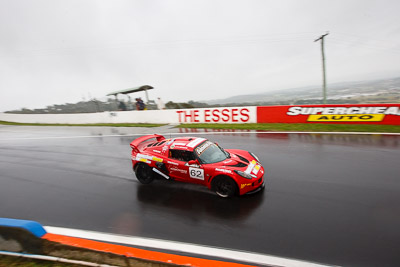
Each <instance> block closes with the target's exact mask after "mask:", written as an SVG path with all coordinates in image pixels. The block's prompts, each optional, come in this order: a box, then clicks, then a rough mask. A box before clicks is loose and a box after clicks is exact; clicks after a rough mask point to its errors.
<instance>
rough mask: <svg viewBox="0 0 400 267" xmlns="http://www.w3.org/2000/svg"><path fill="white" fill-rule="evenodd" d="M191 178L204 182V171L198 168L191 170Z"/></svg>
mask: <svg viewBox="0 0 400 267" xmlns="http://www.w3.org/2000/svg"><path fill="white" fill-rule="evenodd" d="M189 175H190V178H194V179H200V180H204V170H203V169H198V168H191V167H190V168H189Z"/></svg>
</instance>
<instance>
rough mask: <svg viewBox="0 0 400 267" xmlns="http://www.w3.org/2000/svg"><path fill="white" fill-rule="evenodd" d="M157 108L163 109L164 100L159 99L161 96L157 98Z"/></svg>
mask: <svg viewBox="0 0 400 267" xmlns="http://www.w3.org/2000/svg"><path fill="white" fill-rule="evenodd" d="M157 108H158V109H165V104H164V102H163V101H162V100H161V98H159V97H158V98H157Z"/></svg>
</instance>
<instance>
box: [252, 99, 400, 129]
mask: <svg viewBox="0 0 400 267" xmlns="http://www.w3.org/2000/svg"><path fill="white" fill-rule="evenodd" d="M257 123H341V124H387V125H400V104H354V105H298V106H268V107H267V106H265V107H257Z"/></svg>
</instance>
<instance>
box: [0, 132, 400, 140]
mask: <svg viewBox="0 0 400 267" xmlns="http://www.w3.org/2000/svg"><path fill="white" fill-rule="evenodd" d="M149 134H150V133H144V134H143V133H141V134H110V135H77V136H42V137H21V138H18V137H17V138H4V139H0V141H13V140H47V139H79V138H105V137H134V136H143V135H149ZM160 134H161V135H164V136H168V135H186V136H190V135H212V134H334V135H398V136H400V133H376V132H197V133H192V132H187V133H160Z"/></svg>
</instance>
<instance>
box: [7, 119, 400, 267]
mask: <svg viewBox="0 0 400 267" xmlns="http://www.w3.org/2000/svg"><path fill="white" fill-rule="evenodd" d="M155 131H167V132H171V131H177V130H176V129H168V127H164V128H162V129H157V130H155V129H143V128H76V127H28V126H24V127H21V126H20V127H16V126H0V217H10V218H19V219H29V220H36V221H39V222H41V223H42V224H44V225H51V226H60V227H69V228H78V229H88V230H94V231H102V232H109V233H119V234H127V235H136V236H143V237H153V238H158V239H167V240H175V241H182V242H190V243H197V244H204V245H209V246H217V247H224V248H232V249H239V250H246V251H253V252H259V253H264V254H271V255H275V256H282V257H289V258H296V259H302V260H309V261H315V262H320V263H325V264H333V265H345V266H399V264H400V253H399V249H400V136H381V135H320V134H312V135H310V134H254V133H252V134H232V133H227V134H211V135H208V138H209V139H211V140H213V141H217V142H218V143H219V144H220V145H221V146H223V147H226V148H239V149H247V150H250V151H252V152H254V153H256V154H257V155H258V156H259V157H260V159H261V162H262V163H263V165H264V166H265V167H266V170H267V175H266V190H265V191H264V192H262V193H260V194H256V195H253V196H247V197H240V198H234V199H229V200H226V199H220V198H218V197H217V196H215V195H214V194H212V193H211V192H209V191H208V190H207V189H206V188H202V187H198V186H193V185H188V184H181V183H170V182H167V181H161V180H160V181H156V182H155V183H153V184H151V185H148V186H143V185H140V184H139V183H138V182H137V180H136V179H135V177H134V175H133V173H132V171H131V162H130V147H129V143H130V142H131V141H132V140H133V139H134V138H135V137H132V136H130V137H127V136H118V135H120V134H135V133H137V134H144V133H153V132H155ZM106 135H117V136H106Z"/></svg>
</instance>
